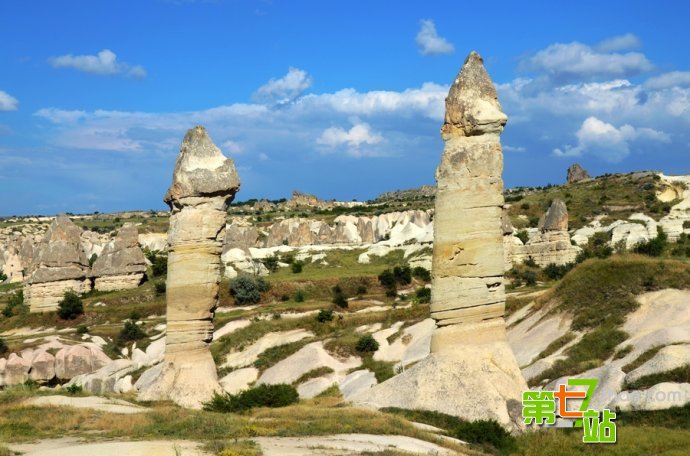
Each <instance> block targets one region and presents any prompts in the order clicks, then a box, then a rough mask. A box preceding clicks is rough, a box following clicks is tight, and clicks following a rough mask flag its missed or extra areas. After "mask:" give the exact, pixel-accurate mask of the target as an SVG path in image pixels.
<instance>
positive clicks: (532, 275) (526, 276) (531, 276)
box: [522, 271, 537, 286]
mask: <svg viewBox="0 0 690 456" xmlns="http://www.w3.org/2000/svg"><path fill="white" fill-rule="evenodd" d="M522 280H524V281H525V283H526V284H527V285H530V286H531V285H536V283H537V273H536V272H534V271H525V272H523V273H522Z"/></svg>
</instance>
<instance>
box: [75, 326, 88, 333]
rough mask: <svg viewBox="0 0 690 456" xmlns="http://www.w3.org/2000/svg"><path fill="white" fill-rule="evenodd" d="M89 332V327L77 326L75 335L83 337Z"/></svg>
mask: <svg viewBox="0 0 690 456" xmlns="http://www.w3.org/2000/svg"><path fill="white" fill-rule="evenodd" d="M88 332H89V327H88V326H86V325H79V326H77V334H79V335H83V334H86V333H88Z"/></svg>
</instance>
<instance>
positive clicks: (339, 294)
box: [333, 285, 348, 309]
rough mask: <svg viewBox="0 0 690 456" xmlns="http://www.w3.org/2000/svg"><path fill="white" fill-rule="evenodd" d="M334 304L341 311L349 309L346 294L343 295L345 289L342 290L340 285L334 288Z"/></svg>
mask: <svg viewBox="0 0 690 456" xmlns="http://www.w3.org/2000/svg"><path fill="white" fill-rule="evenodd" d="M333 304H335V305H336V306H338V307H340V308H341V309H347V308H348V303H347V297H346V296H345V293H343V289H342V288H340V285H336V286H334V287H333Z"/></svg>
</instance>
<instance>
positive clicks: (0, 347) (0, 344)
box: [0, 339, 9, 355]
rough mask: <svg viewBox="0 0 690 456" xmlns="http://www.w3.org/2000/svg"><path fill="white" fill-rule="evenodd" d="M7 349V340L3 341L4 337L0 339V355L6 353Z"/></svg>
mask: <svg viewBox="0 0 690 456" xmlns="http://www.w3.org/2000/svg"><path fill="white" fill-rule="evenodd" d="M7 350H9V348H8V347H7V342H5V339H0V355H4V354H5V353H7Z"/></svg>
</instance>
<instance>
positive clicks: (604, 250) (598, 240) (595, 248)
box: [575, 232, 613, 263]
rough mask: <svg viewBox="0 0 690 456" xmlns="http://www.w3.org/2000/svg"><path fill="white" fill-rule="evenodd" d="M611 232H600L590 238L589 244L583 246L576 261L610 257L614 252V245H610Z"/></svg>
mask: <svg viewBox="0 0 690 456" xmlns="http://www.w3.org/2000/svg"><path fill="white" fill-rule="evenodd" d="M610 241H611V232H598V233H594V235H593V236H592V237H591V238H589V240H588V241H587V245H586V246H584V247H583V248H582V252H580V253H578V255H577V258H576V259H575V262H576V263H582V262H583V261H585V260H586V259H588V258H602V259H603V258H608V257H610V256H611V255H612V254H613V247H611V246H610V245H609V242H610Z"/></svg>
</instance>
